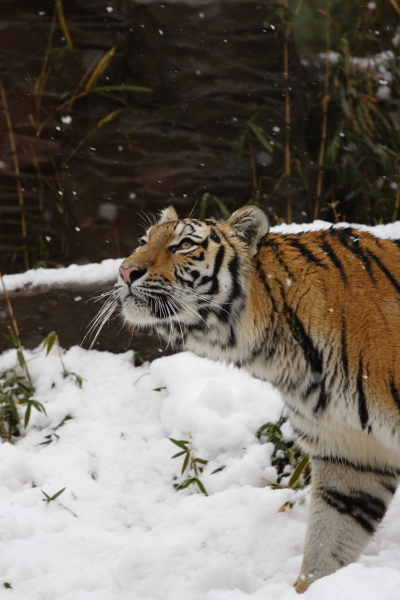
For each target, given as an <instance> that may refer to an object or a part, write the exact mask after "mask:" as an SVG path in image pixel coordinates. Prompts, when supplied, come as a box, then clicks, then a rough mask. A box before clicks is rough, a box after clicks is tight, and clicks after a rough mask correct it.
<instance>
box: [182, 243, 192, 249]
mask: <svg viewBox="0 0 400 600" xmlns="http://www.w3.org/2000/svg"><path fill="white" fill-rule="evenodd" d="M192 246H193V244H192V242H182V244H181V248H182V250H188V249H189V248H191V247H192Z"/></svg>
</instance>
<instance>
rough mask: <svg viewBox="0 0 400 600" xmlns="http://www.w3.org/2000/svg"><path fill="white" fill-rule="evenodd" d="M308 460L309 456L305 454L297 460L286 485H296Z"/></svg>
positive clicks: (291, 486)
mask: <svg viewBox="0 0 400 600" xmlns="http://www.w3.org/2000/svg"><path fill="white" fill-rule="evenodd" d="M309 462H310V459H309V457H308V456H307V455H306V456H303V458H302V459H301V461H300V462H299V464H298V465H297V467H296V468H295V470H294V471H293V473H292V476H291V477H290V479H289V483H288V487H290V488H293V487H294V486H295V485H296V483H297V482H298V481H299V479H300V477H301V476H302V475H303V473H304V471H305V470H306V469H307V467H308V463H309Z"/></svg>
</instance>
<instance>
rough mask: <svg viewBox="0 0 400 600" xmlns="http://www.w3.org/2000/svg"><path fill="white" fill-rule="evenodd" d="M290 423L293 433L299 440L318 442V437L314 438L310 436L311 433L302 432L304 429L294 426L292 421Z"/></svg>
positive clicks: (310, 442) (311, 442)
mask: <svg viewBox="0 0 400 600" xmlns="http://www.w3.org/2000/svg"><path fill="white" fill-rule="evenodd" d="M291 425H292V429H293V433H295V434H296V436H297V437H298V438H300V439H301V440H304V441H305V442H307V443H309V444H318V443H319V438H317V439H315V438H313V437H311V435H308V434H307V433H304V431H302V430H301V429H298V428H297V427H295V426H294V425H293V423H292V424H291Z"/></svg>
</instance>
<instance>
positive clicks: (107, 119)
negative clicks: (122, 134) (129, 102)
mask: <svg viewBox="0 0 400 600" xmlns="http://www.w3.org/2000/svg"><path fill="white" fill-rule="evenodd" d="M120 113H121V109H120V108H119V109H117V110H114V111H113V112H111V113H110V114H109V115H107V116H106V117H104V118H103V119H101V120H100V121H99V122H98V123H97V125H96V127H94V129H92V131H90V132H89V133H88V134H87V136H85V137H84V138H83V140H81V141H80V142H79V144H78V145H77V146H76V148H75V149H74V150H72V152H71V154H70V155H69V156H67V158H66V159H65V160H64V162H63V163H62V165H61V166H62V167H65V165H67V164H68V163H69V162H70V160H71V159H72V158H73V157H74V156H75V155H76V153H77V152H79V150H80V149H81V148H82V146H83V145H84V144H86V142H87V141H88V140H89V139H90V138H91V137H92V136H94V134H95V133H96V132H97V131H98V130H99V129H100V128H101V127H103V125H107V123H111V121H114V120H115V119H116V118H117V117H118V116H119V115H120Z"/></svg>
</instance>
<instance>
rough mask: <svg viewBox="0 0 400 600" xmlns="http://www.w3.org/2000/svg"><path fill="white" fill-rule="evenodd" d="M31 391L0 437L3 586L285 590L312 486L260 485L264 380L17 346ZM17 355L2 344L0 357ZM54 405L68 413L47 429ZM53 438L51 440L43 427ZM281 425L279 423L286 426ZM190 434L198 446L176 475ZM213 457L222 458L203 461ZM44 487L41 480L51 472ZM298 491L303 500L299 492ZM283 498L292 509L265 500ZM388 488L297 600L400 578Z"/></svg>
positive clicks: (79, 594) (394, 584)
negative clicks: (333, 569)
mask: <svg viewBox="0 0 400 600" xmlns="http://www.w3.org/2000/svg"><path fill="white" fill-rule="evenodd" d="M26 357H27V358H28V359H29V368H30V371H31V374H32V379H33V382H34V385H35V387H36V398H37V399H38V400H39V401H41V402H42V403H43V404H44V406H45V408H46V413H47V414H46V415H44V414H42V413H38V412H35V411H34V412H33V414H32V417H31V422H30V424H29V426H28V429H27V431H26V433H25V435H24V436H22V437H21V439H19V440H17V441H16V443H15V444H10V443H7V442H3V443H2V444H0V499H1V506H2V511H1V513H0V586H2V585H3V584H4V583H6V582H7V583H9V584H11V585H12V588H13V589H12V590H6V589H4V591H3V593H1V592H0V596H1V597H3V596H4V598H6V597H8V595H9V597H10V598H11V597H13V598H17V599H18V600H32V598H37V599H39V598H40V599H41V600H118V599H121V600H142V599H143V600H145V599H150V600H187V599H188V598H190V600H245V599H246V598H253V599H257V600H261V599H263V600H264V599H266V598H268V599H269V600H270V599H272V600H273V599H280V600H294V599H295V598H297V597H298V596H297V594H296V593H295V591H294V589H293V588H292V585H293V583H294V581H295V579H296V576H297V574H298V572H299V569H300V565H301V560H302V551H303V543H304V536H305V530H306V522H307V512H308V505H309V491H308V490H302V491H300V492H294V491H292V490H289V489H282V490H273V489H271V488H270V487H268V486H267V484H266V482H265V479H270V480H271V479H272V480H274V477H275V469H274V467H272V466H271V462H270V457H271V451H272V448H271V445H270V444H268V443H267V444H260V442H259V441H258V440H257V438H256V435H255V434H256V431H257V429H258V428H259V427H260V426H261V425H263V424H264V423H265V422H267V421H270V420H273V421H275V420H276V419H277V418H279V416H280V414H281V411H282V406H283V405H282V402H281V400H280V398H279V396H278V394H277V393H276V392H275V391H274V390H273V389H272V387H271V386H270V385H268V384H266V383H263V382H261V381H259V380H256V379H253V378H251V377H250V376H249V375H248V374H247V373H245V372H242V371H239V370H237V369H235V368H233V367H227V366H224V365H221V364H217V363H213V362H211V361H207V360H205V359H200V358H197V357H195V356H194V355H192V354H190V353H181V354H176V355H174V356H170V357H163V358H160V359H158V360H156V361H154V362H153V363H152V364H151V365H149V364H145V365H143V366H141V367H134V365H133V352H132V351H130V352H127V353H125V354H120V355H114V354H109V353H106V352H96V351H91V352H88V351H86V350H83V349H82V348H78V347H74V348H71V349H70V350H69V351H68V352H65V353H64V354H63V361H64V364H65V367H66V369H67V370H68V371H71V372H74V373H77V374H79V375H80V376H81V377H83V379H84V380H83V386H82V388H79V386H77V385H76V381H75V378H74V377H73V376H72V375H71V376H69V377H67V378H66V379H64V378H63V376H62V372H61V371H62V367H61V364H60V360H59V357H58V354H57V351H56V349H55V348H53V350H52V351H51V353H50V355H49V356H48V357H45V352H44V351H40V350H39V349H38V350H36V351H32V352H27V353H26ZM15 363H16V354H15V351H14V350H10V351H8V352H5V353H4V354H3V355H2V356H0V371H1V370H3V369H5V368H11V367H12V366H13V365H14V364H15ZM65 417H70V418H68V419H67V420H65V421H64V424H63V425H62V426H61V427H59V428H58V429H56V431H55V428H56V427H57V425H59V424H60V422H62V421H63V420H64V419H65ZM54 433H56V434H57V435H58V436H59V439H57V438H55V437H53V439H54V441H53V442H52V443H50V444H48V445H43V444H42V443H43V442H44V441H46V439H48V438H46V436H48V435H50V434H54ZM286 433H287V435H288V437H290V431H288V432H286ZM169 437H173V438H175V439H180V440H182V439H183V440H192V443H193V446H194V447H195V452H196V456H197V457H199V458H203V459H205V460H208V461H209V462H208V464H207V465H205V468H204V472H203V473H202V474H201V480H202V482H203V484H204V485H205V487H206V489H207V491H208V493H209V496H208V497H206V496H204V495H202V494H200V493H199V491H198V490H197V488H196V487H195V486H192V487H189V488H187V489H185V490H180V491H177V490H176V489H175V488H174V484H176V483H177V482H179V481H181V480H182V476H181V472H180V471H181V467H182V460H183V459H182V457H178V458H175V459H171V457H172V456H173V455H174V454H175V453H176V452H178V451H179V448H177V447H176V446H175V445H174V444H173V443H172V442H171V441H170V440H169V439H168V438H169ZM222 466H224V467H225V468H224V469H223V470H222V471H218V472H216V473H214V474H212V471H214V470H215V469H217V468H219V467H222ZM64 487H65V488H66V489H65V491H64V492H63V493H62V494H61V495H60V496H59V497H58V498H57V499H56V500H54V501H52V502H46V501H45V496H44V495H43V493H42V491H43V492H46V494H48V495H49V496H53V495H54V494H55V493H57V492H58V491H60V490H61V489H63V488H64ZM301 500H303V502H302V503H301V502H300V501H301ZM287 501H292V502H293V501H294V502H295V506H294V508H293V509H291V510H288V511H286V512H283V513H278V512H277V511H278V510H279V508H280V507H281V506H282V505H283V504H284V503H285V502H287ZM399 525H400V498H399V496H398V495H397V496H396V497H395V500H394V502H393V504H392V506H391V508H390V510H389V513H388V516H387V517H386V518H385V519H384V522H383V524H382V527H381V529H380V530H379V532H378V534H377V536H376V537H375V539H374V541H373V542H372V543H371V544H370V545H369V546H368V549H367V551H366V553H365V554H364V555H363V556H362V558H361V559H360V561H358V563H356V564H354V565H350V566H349V567H347V568H346V569H343V570H341V571H339V572H338V573H336V574H334V575H332V576H330V577H327V578H325V579H323V580H321V581H318V582H317V583H315V584H314V585H313V586H311V587H310V589H309V590H308V592H307V593H306V594H305V595H304V596H303V597H304V598H305V600H307V599H309V600H314V599H315V600H317V599H318V600H320V599H321V598H323V599H324V600H330V599H332V600H333V599H334V598H340V600H354V597H360V598H364V599H365V600H369V599H371V600H386V599H387V600H388V599H389V598H395V597H396V592H395V591H396V590H397V591H398V590H399V589H400V533H399V531H400V527H399Z"/></svg>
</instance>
